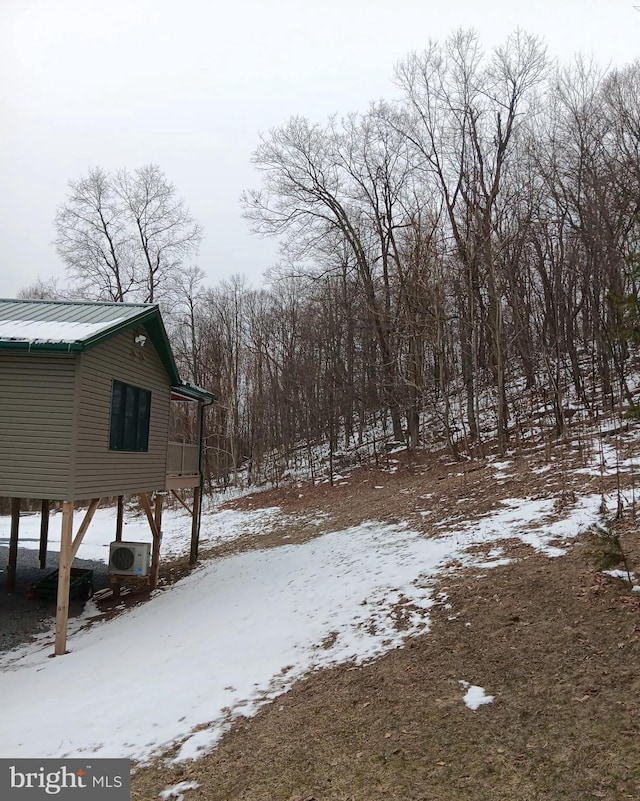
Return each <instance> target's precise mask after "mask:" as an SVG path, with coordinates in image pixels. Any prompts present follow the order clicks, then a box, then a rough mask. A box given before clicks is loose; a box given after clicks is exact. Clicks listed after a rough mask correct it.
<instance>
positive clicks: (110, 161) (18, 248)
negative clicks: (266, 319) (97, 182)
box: [0, 0, 640, 297]
mask: <svg viewBox="0 0 640 801" xmlns="http://www.w3.org/2000/svg"><path fill="white" fill-rule="evenodd" d="M636 6H640V0H538V1H537V2H536V0H529V1H528V2H520V1H519V0H510V1H508V0H504V1H503V0H393V2H391V0H295V2H294V0H229V1H228V2H227V3H224V4H223V3H221V2H219V1H218V2H215V0H210V1H209V2H207V1H206V0H108V1H107V2H104V0H103V1H101V2H98V0H0V108H1V109H2V120H1V122H0V176H1V181H2V184H1V186H2V193H1V195H0V279H1V281H0V296H2V297H12V296H14V295H15V293H16V292H17V291H18V290H19V289H20V288H21V287H24V286H26V285H27V284H30V283H32V282H33V281H34V280H35V279H36V278H37V277H38V276H40V277H41V278H43V279H47V278H49V277H51V276H58V277H60V278H62V277H63V275H64V269H63V266H62V264H61V263H60V262H59V260H58V257H57V255H56V253H55V249H54V247H53V245H52V244H51V241H52V239H53V238H54V236H55V234H54V229H53V222H52V221H53V218H54V215H55V211H56V208H57V206H58V205H59V204H60V203H62V202H63V201H64V199H65V193H66V191H67V183H68V181H69V180H70V179H78V178H81V177H83V176H85V175H86V173H87V172H88V170H89V169H90V168H92V167H95V166H101V167H103V168H105V169H107V170H117V169H120V168H123V167H127V168H129V169H135V168H136V167H140V166H142V165H144V164H149V163H156V164H158V165H159V166H160V167H161V169H162V170H163V171H164V172H165V174H166V175H167V177H168V178H169V180H170V181H172V182H173V183H174V184H175V185H176V187H177V189H178V191H179V193H180V195H181V196H183V197H184V198H185V200H186V202H187V204H188V206H189V208H190V210H191V213H192V215H193V216H194V217H195V218H196V219H198V220H199V221H200V222H201V224H202V225H203V227H204V234H205V238H204V241H203V244H202V247H201V250H200V255H199V257H198V259H197V263H198V264H199V265H200V266H201V267H202V268H203V269H204V270H205V272H206V273H207V276H208V280H209V282H210V283H215V282H216V281H218V280H219V279H221V278H225V277H228V276H230V275H232V274H234V273H245V274H246V275H248V276H249V277H250V278H251V279H252V281H253V282H254V283H259V281H260V276H261V275H262V273H263V272H264V270H266V269H267V268H269V267H270V266H272V265H273V264H274V263H275V262H276V261H277V258H278V253H277V247H276V245H275V244H274V243H271V242H269V241H265V240H261V239H259V238H257V237H255V236H253V235H252V234H251V233H250V232H249V230H248V227H247V225H246V223H245V222H244V220H243V219H242V217H241V214H240V205H239V196H240V193H241V192H242V190H243V189H247V188H250V187H253V186H257V185H258V177H257V175H256V173H255V172H254V170H253V168H252V166H251V164H250V157H251V153H252V151H253V149H254V148H255V147H256V144H257V142H258V135H259V133H260V132H266V131H268V130H269V129H270V128H272V127H274V126H277V125H280V124H281V123H283V122H285V121H286V120H287V119H288V118H289V117H290V116H292V115H304V116H307V117H309V118H310V119H312V120H314V121H319V122H322V121H324V120H325V119H326V117H327V116H328V115H329V114H333V113H337V114H339V115H341V114H346V113H348V112H350V111H364V110H366V109H367V107H368V105H369V103H370V102H371V101H373V100H378V99H380V98H382V97H385V98H390V97H392V96H394V94H395V88H394V86H393V83H392V74H393V67H394V64H396V63H397V62H398V61H399V60H400V59H402V58H403V57H404V56H405V55H407V54H408V53H409V52H410V51H412V50H418V51H419V50H422V49H424V47H425V46H426V44H427V42H428V41H429V39H430V38H431V39H443V38H445V37H446V36H447V35H448V34H449V33H451V32H452V31H453V30H454V29H456V28H458V27H465V28H467V27H474V28H476V30H477V31H478V33H479V34H480V37H481V40H482V42H483V43H484V44H485V45H486V46H487V47H490V46H491V45H493V44H496V43H499V42H501V41H503V40H504V38H505V37H506V36H507V35H508V34H509V33H511V32H512V31H513V30H515V29H516V28H517V27H520V28H522V29H524V30H525V31H528V32H530V33H535V34H538V35H540V36H542V37H543V38H544V40H545V41H546V43H547V45H548V52H549V54H550V55H551V56H554V57H559V58H561V59H569V58H570V57H571V55H572V54H573V53H576V52H578V51H580V52H583V53H592V54H594V55H595V56H596V57H597V59H598V60H599V61H600V62H602V63H604V64H608V63H613V64H623V63H627V62H630V61H632V60H634V59H635V58H636V57H638V56H639V55H640V11H639V10H637V8H636Z"/></svg>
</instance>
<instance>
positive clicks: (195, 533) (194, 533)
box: [189, 487, 202, 565]
mask: <svg viewBox="0 0 640 801" xmlns="http://www.w3.org/2000/svg"><path fill="white" fill-rule="evenodd" d="M201 492H202V490H201V488H200V487H194V488H193V513H192V517H191V553H190V556H189V564H191V565H195V563H196V562H197V561H198V540H199V533H200V495H201Z"/></svg>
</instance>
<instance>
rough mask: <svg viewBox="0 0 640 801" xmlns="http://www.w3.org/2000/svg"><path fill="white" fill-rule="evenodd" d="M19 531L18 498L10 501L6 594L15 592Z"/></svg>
mask: <svg viewBox="0 0 640 801" xmlns="http://www.w3.org/2000/svg"><path fill="white" fill-rule="evenodd" d="M19 531H20V498H12V499H11V535H10V539H9V563H8V565H7V592H15V589H16V568H17V565H18V532H19Z"/></svg>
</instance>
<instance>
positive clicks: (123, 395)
mask: <svg viewBox="0 0 640 801" xmlns="http://www.w3.org/2000/svg"><path fill="white" fill-rule="evenodd" d="M150 422H151V390H149V389H144V388H143V387H137V386H134V385H133V384H127V383H125V382H124V381H119V380H117V379H115V378H114V379H112V381H111V410H110V415H109V450H110V451H113V452H116V453H148V451H149V429H150Z"/></svg>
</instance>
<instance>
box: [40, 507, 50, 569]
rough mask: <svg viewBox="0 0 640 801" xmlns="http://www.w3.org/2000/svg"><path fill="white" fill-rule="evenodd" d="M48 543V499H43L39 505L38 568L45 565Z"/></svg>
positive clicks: (43, 567) (42, 567)
mask: <svg viewBox="0 0 640 801" xmlns="http://www.w3.org/2000/svg"><path fill="white" fill-rule="evenodd" d="M48 543H49V501H47V500H43V501H42V504H41V506H40V553H39V557H40V570H44V569H45V567H46V566H47V545H48Z"/></svg>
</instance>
